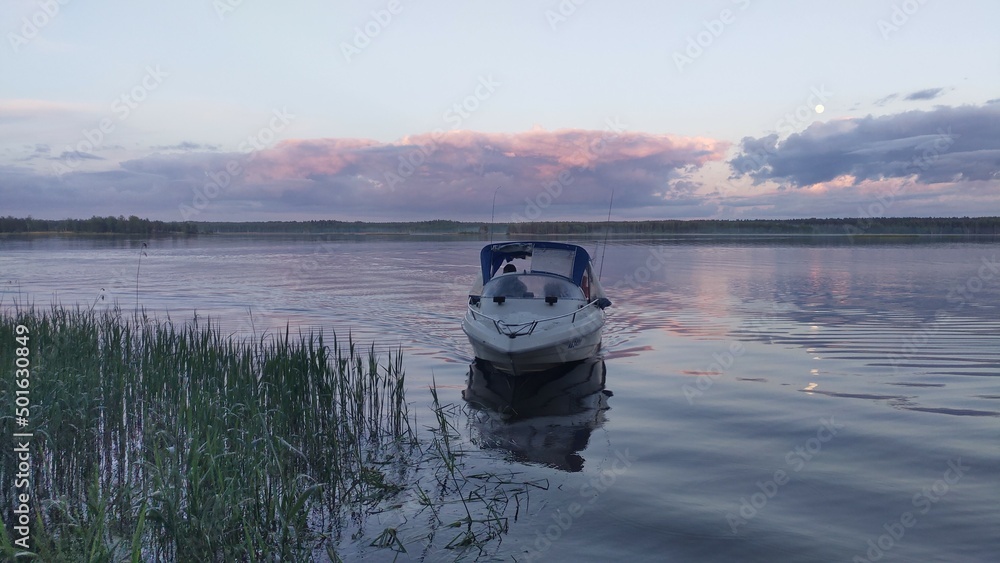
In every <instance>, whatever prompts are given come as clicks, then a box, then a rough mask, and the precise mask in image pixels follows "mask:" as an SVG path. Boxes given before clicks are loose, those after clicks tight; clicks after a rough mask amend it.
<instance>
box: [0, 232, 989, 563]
mask: <svg viewBox="0 0 1000 563" xmlns="http://www.w3.org/2000/svg"><path fill="white" fill-rule="evenodd" d="M862 240H864V239H858V240H857V241H851V240H848V239H751V240H732V239H712V238H704V237H703V238H694V237H686V238H681V239H672V240H655V241H611V242H610V244H609V245H608V246H607V248H606V249H605V248H604V246H603V245H602V246H600V248H598V249H597V250H596V252H594V254H595V256H596V257H597V260H598V268H600V269H602V270H603V275H602V281H603V283H604V285H605V288H606V290H607V293H608V294H609V296H610V297H611V299H612V301H613V302H614V305H613V306H612V307H611V308H610V309H608V313H609V316H608V324H607V325H606V327H605V337H604V344H605V346H604V352H603V363H601V362H594V363H589V364H585V365H584V366H581V367H579V369H577V370H575V371H574V372H573V373H570V374H567V375H566V376H565V377H564V378H563V379H561V380H559V381H557V382H555V383H554V384H552V385H543V384H541V383H538V382H535V383H530V382H529V383H527V384H524V385H527V386H528V387H527V388H526V389H528V390H527V391H525V390H524V389H522V390H521V391H522V395H521V396H520V399H519V400H520V401H522V405H524V409H523V411H522V412H525V413H528V414H527V418H525V417H520V418H514V419H509V418H507V417H504V416H500V415H498V414H497V413H496V412H493V411H490V410H489V409H487V410H477V409H476V408H472V406H466V403H465V402H464V400H463V391H466V387H467V378H468V376H469V372H470V362H471V361H472V357H471V349H470V347H469V345H468V343H467V341H466V340H465V337H464V335H463V333H462V330H461V328H460V320H461V317H462V315H463V313H464V310H465V302H466V294H467V291H468V288H469V286H470V285H471V282H472V280H473V277H474V275H475V274H476V269H477V260H478V251H479V248H480V247H481V246H482V244H483V243H482V242H481V241H470V240H449V239H441V238H425V239H408V240H399V239H395V240H393V239H378V238H371V237H369V238H358V239H338V240H323V239H321V238H280V237H256V238H241V237H214V238H213V237H201V238H179V239H156V240H152V241H149V246H148V248H146V249H145V250H144V251H145V255H142V254H141V253H142V252H143V249H142V248H141V247H140V246H138V244H139V243H138V242H136V241H128V240H122V239H91V238H70V239H64V238H7V239H0V283H2V284H3V289H2V292H3V293H2V296H0V307H5V306H9V305H11V303H12V301H13V300H14V299H15V298H16V299H19V300H21V301H22V302H23V301H24V300H26V299H28V300H32V301H34V303H35V304H36V305H45V304H47V303H49V302H51V301H54V300H55V301H60V302H62V303H63V304H76V303H80V304H82V305H83V306H85V307H89V306H91V304H94V303H96V306H97V307H104V306H107V304H109V303H111V302H114V301H117V302H118V303H119V305H120V306H121V307H122V308H123V309H129V310H130V309H132V308H133V307H134V306H135V304H136V300H137V296H136V274H137V267H138V302H139V303H140V304H141V305H142V306H143V307H145V308H146V309H147V310H148V311H151V312H153V313H155V314H156V315H158V316H166V315H169V316H170V317H171V318H172V319H174V320H179V321H183V320H187V319H189V318H191V316H192V314H193V313H194V312H197V314H198V315H199V317H211V318H212V319H213V320H215V321H217V322H218V323H219V324H220V326H221V327H222V328H223V329H224V330H225V331H227V332H233V333H240V334H250V333H254V332H256V333H258V334H259V333H261V332H262V331H265V330H271V331H274V330H284V327H285V326H286V324H288V326H289V327H290V328H291V329H292V330H293V331H296V330H299V329H301V330H309V329H318V328H322V329H323V330H324V331H325V332H326V333H327V334H329V333H330V332H331V331H336V333H337V335H338V337H340V338H346V337H347V335H348V334H349V333H350V335H351V338H352V339H353V340H354V341H355V342H359V343H361V344H365V345H368V344H370V343H372V342H375V343H376V346H377V348H378V349H380V350H383V349H388V348H397V347H399V348H402V350H403V355H404V367H405V369H406V373H407V379H408V384H409V389H408V399H409V400H410V401H411V402H413V403H414V409H413V410H415V411H416V412H417V413H418V422H419V423H420V424H421V425H425V424H426V423H427V421H429V419H430V418H431V413H430V411H429V410H427V409H426V408H425V407H426V406H427V405H428V404H429V402H430V394H429V393H428V392H427V387H428V385H430V383H431V381H432V379H433V381H435V382H436V383H437V386H438V388H439V393H440V395H441V401H442V402H444V403H453V404H455V405H461V406H463V408H462V409H461V411H459V414H460V416H462V417H464V418H463V419H462V421H463V424H460V429H461V431H462V432H463V433H464V436H463V441H464V445H463V448H464V449H465V450H466V452H467V455H466V456H464V461H465V463H466V465H467V470H466V474H473V473H475V472H476V471H478V470H480V469H488V468H492V469H494V470H496V469H497V468H503V469H505V470H510V471H513V472H516V474H517V478H518V480H523V481H538V482H545V483H547V484H548V488H547V489H546V490H542V489H535V490H532V491H531V492H530V497H529V498H530V502H527V503H524V504H523V505H522V506H520V507H519V509H518V514H517V519H516V521H514V520H513V519H512V521H511V528H510V531H509V533H508V534H507V535H506V536H505V537H504V538H503V540H502V542H501V543H500V544H499V545H498V546H494V549H492V551H491V552H490V553H489V554H487V556H486V557H484V559H489V560H496V561H501V560H502V561H513V560H514V558H516V560H518V561H567V562H576V561H613V560H623V561H908V562H909V561H949V562H964V561H969V562H972V561H993V560H995V558H996V556H997V553H1000V262H998V260H1000V244H997V242H996V241H995V240H990V241H978V242H977V241H941V240H934V241H929V240H925V239H889V241H888V242H886V241H885V240H883V241H882V242H878V243H873V242H867V243H862ZM581 244H585V246H587V247H588V248H590V249H591V250H594V249H595V248H596V245H595V243H594V242H592V241H586V242H585V243H581ZM601 257H603V258H604V260H605V263H604V264H603V266H601V265H600V259H601ZM140 260H141V261H140ZM248 309H249V310H250V311H251V312H252V315H250V314H248ZM473 371H474V373H473V375H474V376H475V377H474V381H473V383H475V384H476V385H474V386H473V387H474V388H473V389H470V390H468V391H469V396H470V398H472V397H478V398H479V399H480V401H481V402H485V403H489V400H488V398H487V399H484V397H486V396H487V395H489V393H488V392H489V391H490V389H487V388H485V387H484V385H487V384H488V385H493V386H494V387H495V386H496V385H500V384H501V383H502V384H508V383H509V382H508V383H504V382H502V381H500V380H499V379H498V378H496V377H492V378H491V377H488V374H485V375H484V374H482V373H479V372H476V371H475V370H473ZM484 378H485V379H484ZM484 381H485V382H486V383H484ZM531 385H535V387H534V388H532V387H531ZM493 390H494V391H495V390H496V389H493ZM532 401H534V403H533V402H532ZM532 409H534V410H532ZM510 512H511V513H510V514H508V515H509V516H511V517H512V518H513V513H512V512H513V509H511V511H510ZM379 518H381V519H382V520H384V521H389V520H390V519H391V515H381V516H379ZM375 528H376V529H381V528H379V527H378V523H376V526H375ZM400 529H401V530H402V531H403V533H402V535H403V536H404V537H403V540H404V541H405V542H407V544H408V545H409V546H410V549H409V550H408V552H407V553H406V554H404V555H402V556H401V557H400V560H417V559H419V558H421V557H422V558H424V560H428V561H436V560H448V559H451V558H453V557H454V553H453V552H451V551H449V550H441V549H439V548H434V549H430V550H424V551H421V549H420V548H419V546H420V544H421V543H422V541H423V540H422V538H420V537H417V536H415V535H414V534H416V532H413V533H412V534H411V535H409V536H408V535H406V534H407V530H408V529H409V528H406V527H405V526H401V528H400ZM414 529H415V528H414ZM342 551H343V552H344V553H346V554H348V555H351V554H353V555H354V556H358V555H359V554H365V558H366V560H391V559H392V553H386V552H384V551H382V552H378V551H377V550H375V549H374V548H371V547H368V546H367V544H365V545H351V544H350V540H349V538H348V539H345V541H344V542H343V543H342ZM408 558H409V559H408Z"/></svg>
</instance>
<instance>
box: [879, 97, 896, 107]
mask: <svg viewBox="0 0 1000 563" xmlns="http://www.w3.org/2000/svg"><path fill="white" fill-rule="evenodd" d="M898 97H899V94H889V95H888V96H886V97H884V98H879V99H877V100H875V105H877V106H879V107H881V106H884V105H885V104H887V103H889V102H891V101H893V100H895V99H896V98H898Z"/></svg>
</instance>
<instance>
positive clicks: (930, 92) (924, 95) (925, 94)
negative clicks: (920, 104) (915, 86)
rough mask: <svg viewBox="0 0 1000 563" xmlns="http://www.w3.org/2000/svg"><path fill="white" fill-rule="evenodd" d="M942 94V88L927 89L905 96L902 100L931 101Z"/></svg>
mask: <svg viewBox="0 0 1000 563" xmlns="http://www.w3.org/2000/svg"><path fill="white" fill-rule="evenodd" d="M943 93H944V88H928V89H926V90H918V91H916V92H913V93H912V94H909V95H907V96H906V97H905V98H903V99H904V100H911V101H912V100H933V99H934V98H937V97H938V96H940V95H941V94H943Z"/></svg>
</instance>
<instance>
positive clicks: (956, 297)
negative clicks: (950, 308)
mask: <svg viewBox="0 0 1000 563" xmlns="http://www.w3.org/2000/svg"><path fill="white" fill-rule="evenodd" d="M981 262H982V264H981V265H980V266H979V269H978V270H977V271H976V273H975V274H973V275H971V276H969V277H968V279H966V280H965V282H963V283H960V284H955V285H954V286H952V287H951V289H949V290H948V294H947V295H946V296H945V300H946V301H947V302H948V303H951V304H953V305H954V311H955V312H958V311H961V310H962V309H964V308H965V306H966V305H967V304H969V303H972V302H974V299H975V298H976V294H978V293H979V292H981V291H983V290H984V289H986V288H987V287H988V286H989V284H991V283H995V281H996V280H997V279H1000V261H997V255H996V254H994V255H992V256H990V257H988V258H987V257H986V256H983V257H982V258H981ZM946 323H948V320H947V318H945V317H942V316H941V315H939V314H938V315H935V318H934V320H933V321H932V322H930V323H923V324H921V325H920V328H919V329H918V330H916V331H915V332H913V333H911V334H909V335H907V336H906V338H904V339H903V343H902V345H901V346H900V348H899V351H898V353H896V354H889V356H888V359H889V363H890V364H892V369H893V372H895V373H897V374H898V373H899V372H900V367H901V365H902V362H903V361H904V360H909V359H912V358H913V357H914V356H916V355H917V354H919V353H920V350H921V348H923V347H924V346H927V344H928V343H929V342H930V341H931V339H932V338H934V337H936V336H937V335H938V334H939V333H940V332H941V330H942V328H943V326H944V325H945V324H946Z"/></svg>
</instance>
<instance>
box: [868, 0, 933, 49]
mask: <svg viewBox="0 0 1000 563" xmlns="http://www.w3.org/2000/svg"><path fill="white" fill-rule="evenodd" d="M927 2H928V0H903V2H901V3H898V4H893V5H892V12H891V13H890V14H889V18H888V19H879V20H878V21H877V22H876V25H878V30H879V33H881V34H882V39H884V40H886V41H888V40H889V36H890V35H892V34H893V33H896V32H898V31H899V30H900V28H902V27H903V26H904V25H906V24H907V23H909V22H910V18H912V17H913V16H914V15H916V13H917V12H919V11H920V8H921V7H922V6H923V5H924V4H926V3H927Z"/></svg>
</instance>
